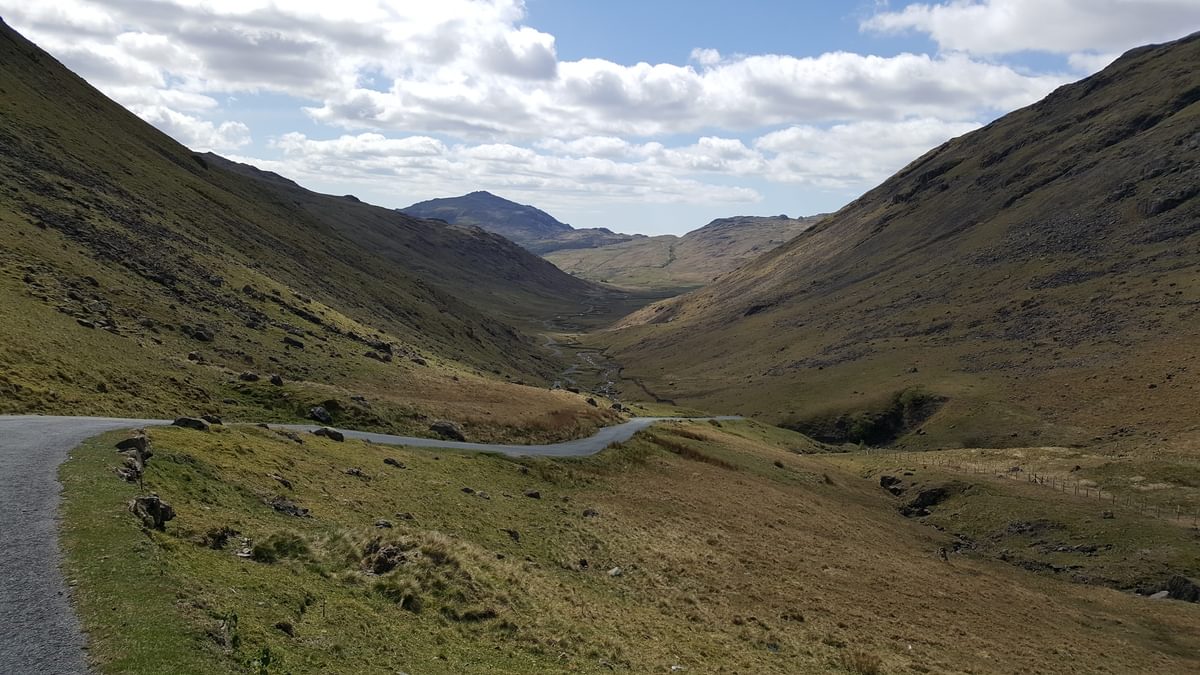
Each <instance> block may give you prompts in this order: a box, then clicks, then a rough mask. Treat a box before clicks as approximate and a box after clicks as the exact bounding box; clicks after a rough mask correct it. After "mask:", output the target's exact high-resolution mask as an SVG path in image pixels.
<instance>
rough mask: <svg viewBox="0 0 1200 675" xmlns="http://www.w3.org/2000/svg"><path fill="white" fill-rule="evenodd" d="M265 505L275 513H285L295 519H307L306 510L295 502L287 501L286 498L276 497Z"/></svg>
mask: <svg viewBox="0 0 1200 675" xmlns="http://www.w3.org/2000/svg"><path fill="white" fill-rule="evenodd" d="M267 505H268V506H270V507H271V508H273V509H275V510H276V511H278V512H280V513H285V514H287V515H289V516H296V517H297V518H308V517H309V515H308V509H306V508H303V507H301V506H299V505H298V504H296V502H294V501H292V500H290V499H288V498H287V497H282V496H276V497H274V498H273V499H271V500H270V501H268V502H267Z"/></svg>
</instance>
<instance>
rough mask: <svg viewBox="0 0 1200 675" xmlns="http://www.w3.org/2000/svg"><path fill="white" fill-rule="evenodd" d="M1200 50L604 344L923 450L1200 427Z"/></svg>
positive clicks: (1143, 58)
mask: <svg viewBox="0 0 1200 675" xmlns="http://www.w3.org/2000/svg"><path fill="white" fill-rule="evenodd" d="M1198 61H1200V36H1191V37H1189V38H1186V39H1183V40H1180V41H1178V42H1175V43H1171V44H1167V45H1161V46H1151V47H1145V48H1141V49H1137V50H1134V51H1132V52H1130V53H1128V54H1126V55H1125V56H1124V57H1122V58H1121V59H1119V60H1118V61H1117V62H1115V63H1114V64H1113V65H1111V66H1110V67H1108V68H1107V69H1105V70H1104V71H1103V72H1100V73H1098V74H1096V75H1094V76H1092V77H1089V78H1087V79H1085V80H1083V81H1081V82H1078V83H1076V84H1072V85H1069V86H1064V87H1062V88H1060V89H1059V90H1057V91H1055V92H1054V93H1052V94H1051V95H1050V96H1048V97H1047V98H1046V99H1045V100H1043V101H1041V102H1039V103H1037V104H1035V105H1032V106H1030V107H1028V108H1025V109H1022V110H1018V111H1016V112H1014V113H1012V114H1009V115H1006V116H1005V117H1003V118H1001V119H999V120H997V121H996V122H994V123H992V124H990V125H988V126H987V127H985V128H983V129H981V130H978V131H975V132H973V133H970V134H967V135H965V136H962V137H960V138H956V139H953V140H951V141H949V142H947V143H945V144H943V145H942V146H940V147H938V148H935V149H934V150H931V151H930V152H928V153H927V154H926V155H924V156H923V157H921V158H919V159H918V160H916V161H914V162H913V163H912V164H910V165H909V166H908V167H906V168H905V169H904V170H902V171H901V172H899V173H898V174H896V175H895V176H893V177H892V178H890V179H889V180H887V181H886V182H884V183H883V184H882V185H880V186H879V187H878V188H876V189H874V190H872V191H870V192H868V193H867V194H865V195H864V196H863V197H862V198H860V199H858V200H857V201H855V202H854V203H852V204H850V205H849V206H847V207H845V208H844V209H842V210H841V211H839V212H838V213H836V214H834V215H832V216H830V217H828V218H827V219H825V220H823V221H822V222H821V223H820V224H819V225H817V226H816V227H814V228H812V229H811V230H809V231H807V232H805V233H804V234H802V235H800V236H798V237H796V238H795V239H793V240H792V241H791V242H789V243H788V244H786V245H784V246H782V247H780V248H778V249H776V250H775V251H773V252H771V253H768V254H767V255H765V256H764V257H762V258H759V259H758V260H756V261H754V262H753V263H752V264H750V265H747V266H745V267H743V268H741V269H739V270H737V271H736V272H734V273H732V274H730V275H729V276H727V277H725V278H722V279H721V280H719V281H718V282H716V283H714V284H711V285H710V286H707V287H705V288H703V289H701V290H699V291H696V292H694V293H692V294H690V295H687V296H684V297H681V298H678V299H676V300H668V301H666V302H663V303H660V304H658V305H655V306H652V307H650V308H647V309H645V310H643V311H641V312H639V313H637V314H635V315H634V316H632V317H630V318H629V319H628V320H627V321H626V322H625V323H624V327H623V330H621V331H618V332H616V333H613V334H610V335H607V336H604V337H603V338H602V339H601V341H602V342H604V343H605V344H608V345H610V346H611V347H612V348H613V350H612V353H613V354H614V355H615V357H616V358H617V359H618V360H619V361H621V362H622V363H623V364H624V365H625V366H626V373H628V374H630V375H631V376H637V377H639V378H640V379H641V380H642V381H643V382H644V383H645V384H646V385H647V386H649V387H650V388H651V389H653V390H654V391H656V392H660V393H662V394H663V395H664V396H668V397H670V398H672V399H674V400H675V401H677V402H679V403H680V404H681V405H684V404H686V405H693V406H697V407H701V408H705V409H712V410H721V411H730V412H742V413H746V414H751V415H756V416H759V417H761V418H762V419H765V420H771V421H774V422H781V423H788V424H795V425H797V426H798V428H812V425H815V426H817V427H825V428H834V429H837V428H841V429H842V430H843V431H846V432H849V431H851V430H852V428H855V424H854V422H855V420H856V419H857V420H858V421H862V422H863V424H864V425H866V426H863V425H859V426H858V427H857V428H859V429H860V430H861V429H865V428H866V427H867V426H871V425H873V424H874V423H875V422H872V421H871V420H875V421H881V420H882V421H883V423H884V424H885V426H886V425H887V424H891V423H890V422H887V421H886V420H889V419H890V420H893V421H898V422H899V423H897V424H896V425H895V426H894V429H893V431H894V432H895V433H894V434H893V436H899V437H900V442H901V443H902V444H908V445H910V446H913V447H936V446H946V445H964V444H965V445H969V446H980V445H983V446H989V445H991V446H998V445H1040V444H1047V443H1053V444H1071V443H1092V442H1098V441H1101V440H1106V439H1111V438H1116V437H1130V436H1133V437H1136V438H1138V439H1140V440H1142V441H1147V440H1152V441H1154V442H1159V439H1161V438H1164V437H1168V436H1171V435H1173V434H1179V433H1187V432H1189V431H1195V430H1197V422H1196V419H1195V415H1194V414H1193V412H1194V409H1195V405H1196V402H1197V397H1198V395H1200V393H1198V392H1200V361H1198V360H1197V359H1198V358H1200V352H1198V351H1197V350H1196V349H1195V346H1196V344H1198V342H1200V164H1198V163H1197V158H1198V157H1200V135H1197V129H1198V128H1200V71H1197V69H1196V67H1195V64H1196V63H1197V62H1198ZM904 392H923V393H921V396H923V397H925V398H926V399H927V400H929V401H930V402H932V403H931V405H930V406H929V407H928V408H927V409H926V410H925V413H924V414H921V415H919V416H917V417H915V418H910V419H909V421H908V423H904V415H903V414H900V417H897V416H896V414H893V413H890V412H889V410H893V411H894V410H895V409H894V408H893V405H894V403H895V402H896V401H897V400H898V398H897V397H899V396H902V395H904ZM899 413H903V410H900V411H899ZM930 414H932V416H931V417H930V416H929V415H930ZM866 418H870V419H866ZM926 418H928V419H926ZM864 420H865V421H864ZM918 427H919V429H920V430H919V432H918V431H917V429H918ZM853 436H854V434H852V433H845V434H843V438H844V439H845V440H851V441H853V440H855V438H854V437H853Z"/></svg>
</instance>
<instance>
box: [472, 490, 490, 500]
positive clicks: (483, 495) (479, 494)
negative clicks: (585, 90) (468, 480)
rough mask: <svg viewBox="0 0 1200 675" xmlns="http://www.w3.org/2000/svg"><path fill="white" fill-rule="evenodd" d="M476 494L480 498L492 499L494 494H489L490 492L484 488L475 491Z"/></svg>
mask: <svg viewBox="0 0 1200 675" xmlns="http://www.w3.org/2000/svg"><path fill="white" fill-rule="evenodd" d="M475 496H476V497H479V498H480V499H491V498H492V496H491V495H489V494H488V493H486V492H484V491H483V490H480V491H479V492H476V493H475Z"/></svg>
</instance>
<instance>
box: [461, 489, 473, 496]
mask: <svg viewBox="0 0 1200 675" xmlns="http://www.w3.org/2000/svg"><path fill="white" fill-rule="evenodd" d="M462 491H463V492H464V493H466V494H469V495H473V494H475V488H469V487H465V488H463V489H462Z"/></svg>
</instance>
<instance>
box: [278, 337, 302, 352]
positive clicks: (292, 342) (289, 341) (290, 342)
mask: <svg viewBox="0 0 1200 675" xmlns="http://www.w3.org/2000/svg"><path fill="white" fill-rule="evenodd" d="M283 344H285V345H287V346H289V347H295V348H296V349H304V343H303V342H301V341H299V340H297V339H296V338H294V337H292V336H291V335H284V336H283Z"/></svg>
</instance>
